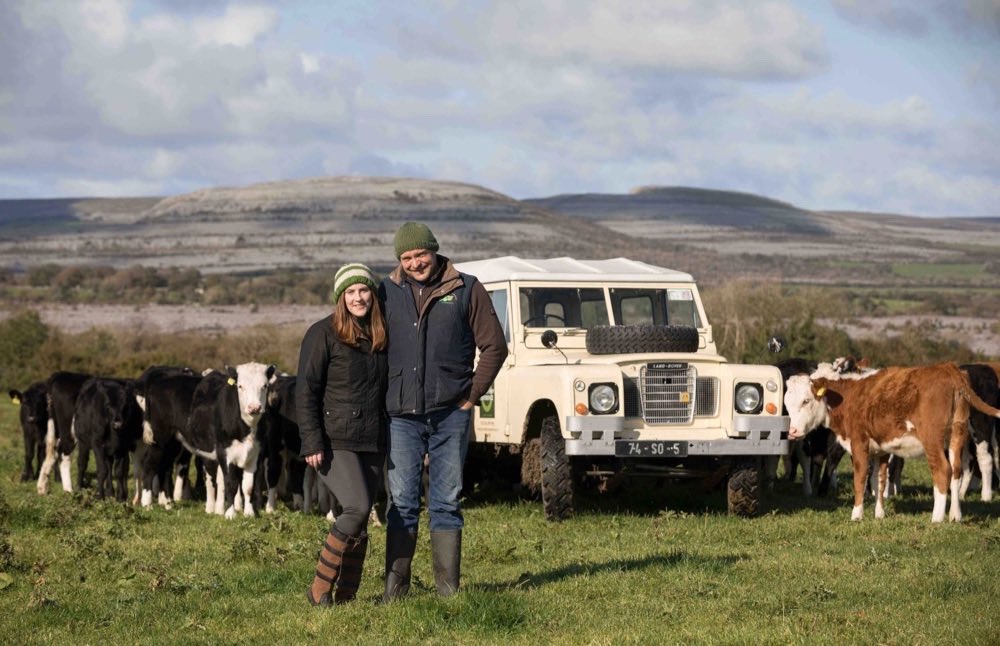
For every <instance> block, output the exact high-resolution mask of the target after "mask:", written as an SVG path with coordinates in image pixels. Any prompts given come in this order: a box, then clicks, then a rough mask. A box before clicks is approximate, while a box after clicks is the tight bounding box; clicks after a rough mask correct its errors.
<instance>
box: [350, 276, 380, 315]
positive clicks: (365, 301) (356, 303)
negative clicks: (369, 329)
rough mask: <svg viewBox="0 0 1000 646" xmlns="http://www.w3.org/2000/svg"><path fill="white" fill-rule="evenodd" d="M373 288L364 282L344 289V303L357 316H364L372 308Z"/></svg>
mask: <svg viewBox="0 0 1000 646" xmlns="http://www.w3.org/2000/svg"><path fill="white" fill-rule="evenodd" d="M373 297H374V295H373V294H372V290H371V289H370V288H369V287H368V285H365V284H363V283H355V284H354V285H351V286H350V287H348V288H347V289H345V290H344V305H346V306H347V311H348V312H350V313H351V314H353V315H354V316H356V317H357V318H364V317H365V316H366V315H367V314H368V310H370V309H371V308H372V298H373Z"/></svg>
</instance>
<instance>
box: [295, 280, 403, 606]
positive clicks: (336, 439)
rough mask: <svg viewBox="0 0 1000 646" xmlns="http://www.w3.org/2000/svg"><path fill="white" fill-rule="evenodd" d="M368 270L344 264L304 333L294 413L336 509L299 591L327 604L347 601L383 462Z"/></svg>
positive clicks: (380, 352) (381, 352)
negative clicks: (328, 303) (323, 309)
mask: <svg viewBox="0 0 1000 646" xmlns="http://www.w3.org/2000/svg"><path fill="white" fill-rule="evenodd" d="M375 290H376V282H375V277H374V276H373V275H372V272H371V270H370V269H369V268H368V267H366V266H364V265H362V264H357V263H354V264H348V265H344V266H343V267H341V268H340V269H339V270H337V273H336V275H335V277H334V283H333V302H334V304H335V305H334V310H333V314H331V315H330V316H327V317H326V318H324V319H322V320H320V321H317V322H316V323H314V324H313V325H312V327H310V328H309V330H308V331H307V332H306V335H305V337H304V338H303V339H302V348H301V350H300V351H299V372H298V378H297V381H296V388H295V391H296V393H295V396H296V400H295V401H296V412H297V414H298V422H299V432H300V434H301V436H302V456H303V457H304V458H305V461H306V463H307V464H308V465H309V466H311V467H314V468H315V469H316V471H317V472H318V473H319V475H320V477H321V478H322V479H323V482H324V483H325V484H326V485H327V487H329V489H330V491H332V492H333V494H334V495H335V496H336V497H337V500H338V501H339V502H340V504H341V506H342V507H343V512H342V513H341V514H340V515H339V516H338V517H337V520H336V522H334V524H333V526H332V527H331V528H330V533H329V534H328V535H327V537H326V540H325V541H324V543H323V548H322V550H321V551H320V554H319V561H318V562H317V563H316V576H315V578H313V582H312V585H310V586H309V590H308V591H307V592H306V596H307V597H308V598H309V603H311V604H312V605H314V606H317V605H318V606H329V605H331V604H332V603H338V604H339V603H344V602H346V601H350V600H351V599H354V597H355V595H356V594H357V591H358V585H359V583H360V582H361V568H362V565H363V563H364V560H365V552H366V551H367V548H368V533H367V531H366V528H367V524H368V516H369V513H370V512H371V509H372V505H373V504H374V497H375V491H376V485H377V484H378V482H380V480H381V478H382V465H383V463H384V460H385V440H386V429H387V427H388V422H387V417H386V414H385V390H386V383H387V377H386V375H387V363H386V354H385V347H386V332H385V319H384V317H383V315H382V307H381V305H380V304H379V300H378V298H377V297H376V295H375Z"/></svg>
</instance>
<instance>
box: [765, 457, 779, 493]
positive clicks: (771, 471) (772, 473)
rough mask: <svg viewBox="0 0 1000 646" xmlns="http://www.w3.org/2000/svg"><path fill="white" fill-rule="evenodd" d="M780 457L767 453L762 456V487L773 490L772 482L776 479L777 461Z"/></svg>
mask: <svg viewBox="0 0 1000 646" xmlns="http://www.w3.org/2000/svg"><path fill="white" fill-rule="evenodd" d="M780 460H781V458H780V457H779V456H777V455H768V456H766V457H765V458H764V487H765V488H766V489H767V490H768V491H773V490H774V483H775V482H776V481H777V479H778V462H779V461H780Z"/></svg>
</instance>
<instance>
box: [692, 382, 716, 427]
mask: <svg viewBox="0 0 1000 646" xmlns="http://www.w3.org/2000/svg"><path fill="white" fill-rule="evenodd" d="M718 412H719V380H718V378H716V377H698V381H697V386H695V394H694V416H695V417H715V416H716V415H717V414H718Z"/></svg>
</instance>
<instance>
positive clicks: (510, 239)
mask: <svg viewBox="0 0 1000 646" xmlns="http://www.w3.org/2000/svg"><path fill="white" fill-rule="evenodd" d="M407 220H422V221H426V222H428V223H429V224H430V226H431V228H432V229H433V231H434V234H435V236H436V237H437V239H438V241H439V243H440V244H441V249H442V250H443V253H445V255H447V256H449V257H450V258H452V259H453V260H455V261H466V260H478V259H482V258H487V257H492V256H502V255H516V256H521V257H525V258H552V257H557V256H571V257H575V258H581V259H604V258H615V257H619V256H621V257H627V258H633V259H635V260H641V261H644V262H648V263H650V264H654V265H659V266H662V267H670V268H672V269H677V270H680V271H684V272H687V273H690V274H692V275H694V276H696V277H697V278H698V280H699V281H700V282H702V283H704V284H710V283H712V282H728V281H731V280H734V279H739V278H745V277H752V279H753V280H755V281H761V280H772V281H778V280H789V281H792V282H796V283H800V282H807V283H808V282H821V283H838V284H847V283H850V284H859V285H868V284H871V283H872V282H873V281H875V282H884V281H886V280H889V279H890V278H891V274H892V266H893V265H892V263H903V264H906V263H914V262H922V263H951V264H952V265H955V266H959V267H960V268H965V269H964V270H965V271H967V272H968V273H969V276H970V277H969V278H968V280H967V281H966V282H967V284H970V285H980V284H991V283H995V269H994V268H995V264H994V263H995V262H996V260H995V259H996V258H997V257H998V256H1000V219H998V218H974V219H972V218H955V219H949V218H936V219H929V218H918V217H913V216H906V215H902V214H874V213H859V212H847V211H832V210H831V211H810V210H806V209H802V208H799V207H797V206H795V205H793V204H789V203H787V202H782V201H780V200H775V199H771V198H767V197H764V196H761V195H755V194H751V193H744V192H738V191H723V190H712V189H705V188H693V187H683V186H641V187H639V188H636V189H634V190H633V191H631V192H629V193H627V194H596V193H585V194H577V195H556V196H552V197H545V198H538V199H529V200H516V199H514V198H511V197H509V196H507V195H504V194H502V193H499V192H497V191H493V190H490V189H488V188H484V187H482V186H477V185H475V184H469V183H464V182H454V181H442V180H429V179H414V178H396V177H319V178H312V179H300V180H286V181H274V182H264V183H259V184H252V185H249V186H241V187H215V188H206V189H203V190H199V191H194V192H192V193H188V194H186V195H178V196H173V197H167V198H162V199H161V198H156V197H134V198H79V199H58V198H54V199H36V200H0V269H3V268H5V267H6V268H12V269H14V270H15V271H22V270H24V269H25V268H29V267H33V266H39V265H43V264H46V263H54V264H67V263H69V264H93V265H106V266H111V267H127V266H133V265H141V266H145V267H151V266H152V267H193V268H197V269H198V270H199V271H201V272H202V273H213V272H227V273H234V272H240V273H261V272H270V271H275V270H286V269H290V270H301V269H309V268H321V267H330V268H333V267H336V266H338V265H340V264H342V263H344V262H348V261H360V262H365V263H366V264H369V265H370V266H372V267H373V268H374V269H376V271H383V272H385V271H388V270H390V269H391V268H392V267H393V266H394V263H395V258H394V255H393V235H394V232H395V231H396V229H397V228H398V227H399V225H400V224H402V223H403V222H405V221H407ZM977 267H981V269H978V268H977ZM928 275H929V276H930V277H931V278H923V277H918V278H911V277H908V276H907V275H899V276H895V277H894V278H891V279H892V280H896V281H899V282H913V281H918V282H919V281H921V280H932V281H936V282H940V281H941V280H952V279H951V278H948V274H947V273H944V274H940V275H939V273H938V272H930V273H928ZM887 276H890V278H887ZM921 276H923V275H922V274H921Z"/></svg>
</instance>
